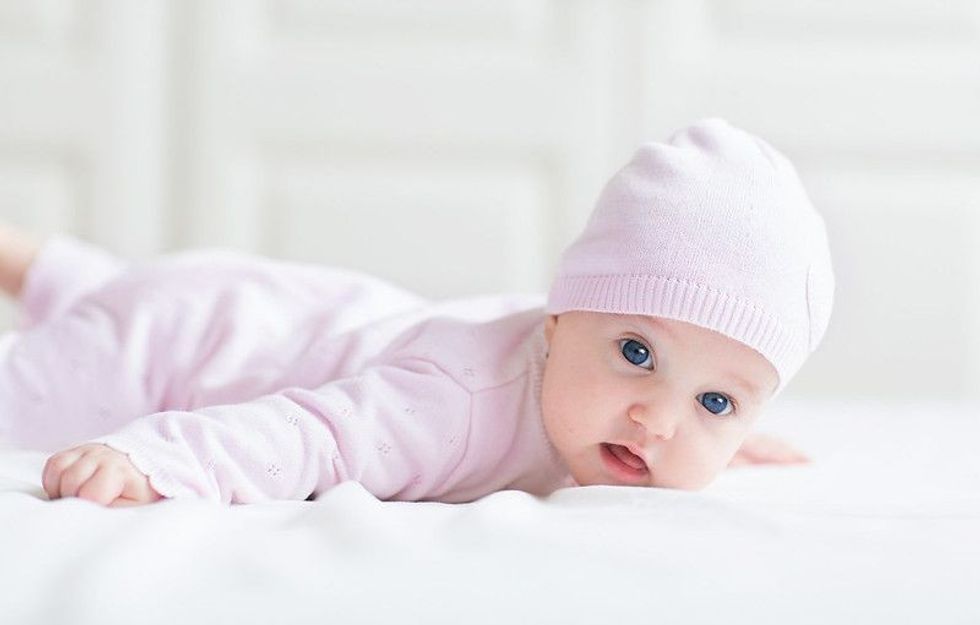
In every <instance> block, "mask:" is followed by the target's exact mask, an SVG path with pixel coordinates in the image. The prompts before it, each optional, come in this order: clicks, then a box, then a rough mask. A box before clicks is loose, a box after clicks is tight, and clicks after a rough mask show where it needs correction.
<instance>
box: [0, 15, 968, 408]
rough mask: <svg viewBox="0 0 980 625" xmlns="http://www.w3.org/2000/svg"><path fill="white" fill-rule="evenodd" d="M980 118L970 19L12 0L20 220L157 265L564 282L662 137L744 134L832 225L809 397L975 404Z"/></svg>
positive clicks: (451, 292)
mask: <svg viewBox="0 0 980 625" xmlns="http://www.w3.org/2000/svg"><path fill="white" fill-rule="evenodd" d="M978 114H980V2H977V1H971V0H947V1H944V2H938V1H934V0H933V1H928V0H888V1H887V2H886V1H884V0H860V1H857V2H856V1H854V0H825V1H816V0H483V1H479V0H414V1H407V0H387V1H386V0H322V1H314V0H172V1H166V0H100V1H96V0H91V1H85V0H75V1H71V0H0V219H4V220H7V221H11V222H15V223H18V224H21V225H23V226H27V227H29V228H31V229H32V230H34V231H37V232H39V233H48V232H55V231H63V232H71V233H75V234H77V235H79V236H82V237H84V238H86V239H89V240H92V241H95V242H97V243H99V244H101V245H104V246H105V247H107V248H109V249H110V250H113V251H114V252H116V253H118V254H120V255H123V256H126V257H129V258H133V259H135V260H138V259H143V258H148V257H150V256H153V255H155V254H159V253H161V252H167V251H172V250H177V249H182V248H188V247H201V246H218V247H230V248H236V249H242V250H248V251H254V252H258V253H262V254H267V255H270V256H274V257H278V258H284V259H292V260H300V261H308V262H317V263H330V264H334V265H341V266H346V267H352V268H355V269H359V270H362V271H367V272H371V273H374V274H378V275H380V276H382V277H385V278H387V279H389V280H392V281H395V282H397V283H399V284H401V285H403V286H406V287H409V288H411V289H414V290H416V291H418V292H420V293H423V294H425V295H428V296H430V297H434V298H442V297H453V296H462V295H470V294H477V293H487V292H494V291H515V292H536V291H542V292H543V291H545V290H546V289H547V287H548V283H549V278H550V276H551V274H552V272H553V271H554V269H555V267H556V265H557V260H558V256H559V254H560V252H561V250H562V249H563V247H564V246H565V245H567V244H568V243H569V242H570V241H571V240H572V238H573V237H574V236H575V235H576V233H577V232H578V231H579V229H580V228H581V227H582V226H583V224H584V222H585V219H586V217H587V215H588V213H589V211H590V209H591V207H592V203H593V202H594V200H595V198H596V196H597V195H598V193H599V190H600V188H601V186H602V184H603V183H604V182H605V180H606V179H607V178H608V177H609V176H610V175H611V174H612V173H613V172H614V171H615V170H616V169H618V168H619V167H620V166H621V165H622V164H623V163H624V162H625V161H626V160H627V159H628V158H629V156H630V155H631V153H632V152H633V150H634V149H635V147H636V146H637V145H638V144H639V143H640V142H641V141H643V140H645V139H656V140H662V139H665V138H666V137H667V136H668V135H669V134H670V133H671V132H672V131H673V130H676V129H677V128H679V127H681V126H683V125H685V124H687V123H689V122H691V121H693V120H695V119H697V118H699V117H704V116H721V117H725V118H728V119H729V120H730V121H732V122H733V123H735V124H737V125H740V126H743V127H745V128H746V129H748V130H750V131H752V132H755V133H757V134H759V135H761V136H763V137H764V138H766V139H767V140H768V141H769V142H770V143H772V144H773V145H775V146H776V147H777V148H779V149H780V150H782V151H783V152H784V153H786V154H787V155H788V156H789V157H790V158H791V160H793V161H794V162H795V164H796V165H797V168H798V170H799V171H800V174H801V177H802V178H803V181H804V183H805V184H806V185H807V187H808V189H809V191H810V194H811V196H812V199H813V200H814V203H815V204H816V205H817V207H818V209H819V210H821V211H822V213H823V214H824V216H825V219H826V221H827V224H828V229H829V233H830V238H831V246H832V248H833V253H834V260H835V267H836V272H837V279H838V288H837V301H836V309H835V316H834V318H833V320H832V322H831V326H830V329H829V331H828V334H827V338H826V340H825V342H824V344H823V346H822V347H821V349H820V350H819V351H818V352H817V354H816V355H815V356H814V357H813V359H812V360H811V361H810V363H808V365H807V366H806V367H804V369H803V370H802V371H801V372H800V374H799V376H798V377H797V378H796V380H794V382H793V384H792V385H791V386H790V388H789V389H788V390H787V392H786V394H785V395H786V396H795V397H801V398H805V397H815V398H816V397H820V398H845V399H846V398H855V399H856V398H882V399H888V400H892V399H897V400H902V399H906V398H943V399H950V398H961V399H967V398H968V395H970V394H972V392H973V391H974V389H975V388H976V386H977V384H976V381H977V380H978V379H980V315H978V308H980V280H978V278H980V276H978V274H980V259H978V255H980V254H978V251H977V247H978V246H977V242H978V240H980V223H978V215H980V119H978ZM13 312H14V311H13V309H12V307H11V306H10V305H9V303H7V304H5V306H4V307H2V308H0V321H2V324H3V327H9V326H10V323H11V320H12V319H13V317H12V315H13Z"/></svg>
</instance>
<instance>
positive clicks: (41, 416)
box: [0, 300, 157, 451]
mask: <svg viewBox="0 0 980 625" xmlns="http://www.w3.org/2000/svg"><path fill="white" fill-rule="evenodd" d="M143 325H145V324H143ZM143 325H140V324H133V323H128V322H127V321H126V320H120V319H118V318H117V317H115V316H114V314H113V311H112V310H110V309H107V308H105V307H102V306H100V305H98V304H97V303H96V302H90V301H85V300H82V301H80V302H79V303H78V304H77V305H75V306H73V307H72V308H70V309H69V310H68V311H67V312H66V313H64V314H62V315H59V316H57V317H54V318H52V319H51V320H49V321H48V322H46V323H44V324H42V325H38V326H36V327H34V328H32V329H30V330H27V331H22V332H18V331H14V332H8V333H6V334H4V335H3V336H2V337H0V447H17V448H28V449H36V450H42V451H54V450H57V449H61V448H63V447H66V446H68V445H72V444H76V443H80V442H84V441H86V440H89V439H91V438H93V437H95V436H99V435H102V434H106V433H108V432H111V431H113V430H116V429H118V428H119V427H121V426H122V425H124V424H125V423H127V422H129V421H131V420H132V419H134V418H136V417H138V416H142V415H144V414H149V413H152V412H155V411H156V409H157V402H156V400H155V396H154V392H153V389H152V388H151V384H152V383H153V382H154V380H153V379H152V377H151V374H152V370H151V366H152V364H153V363H152V362H151V361H149V360H148V359H146V358H145V357H143V355H142V353H141V351H140V350H141V349H142V348H141V346H142V345H145V344H146V342H147V340H146V336H144V335H145V334H146V333H147V332H148V331H149V330H148V329H146V328H144V327H143Z"/></svg>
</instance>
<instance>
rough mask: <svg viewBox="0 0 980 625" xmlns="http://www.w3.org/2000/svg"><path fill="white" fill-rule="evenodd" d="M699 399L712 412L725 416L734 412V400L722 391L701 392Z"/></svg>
mask: <svg viewBox="0 0 980 625" xmlns="http://www.w3.org/2000/svg"><path fill="white" fill-rule="evenodd" d="M698 401H699V402H701V405H702V406H704V407H705V408H707V409H708V412H710V413H712V414H716V415H719V416H724V415H727V414H729V413H731V412H732V400H730V399H728V398H727V397H725V396H724V395H722V394H721V393H701V394H700V395H698Z"/></svg>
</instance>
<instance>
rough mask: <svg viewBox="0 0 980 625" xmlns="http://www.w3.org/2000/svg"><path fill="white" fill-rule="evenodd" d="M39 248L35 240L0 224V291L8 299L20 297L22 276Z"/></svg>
mask: <svg viewBox="0 0 980 625" xmlns="http://www.w3.org/2000/svg"><path fill="white" fill-rule="evenodd" d="M40 247H41V242H40V241H38V240H37V239H36V238H34V237H32V236H30V235H28V234H27V233H26V232H23V231H21V230H18V229H17V228H15V227H13V226H11V225H9V224H3V223H0V289H2V290H3V291H4V292H5V293H6V294H7V295H9V296H10V297H13V298H17V297H18V296H20V291H21V289H22V288H23V286H24V276H25V275H26V274H27V270H28V269H29V268H30V266H31V263H32V262H33V261H34V257H35V256H37V252H38V250H39V249H40Z"/></svg>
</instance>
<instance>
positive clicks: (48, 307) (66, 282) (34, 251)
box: [0, 224, 125, 330]
mask: <svg viewBox="0 0 980 625" xmlns="http://www.w3.org/2000/svg"><path fill="white" fill-rule="evenodd" d="M124 267H125V263H124V262H123V261H122V260H120V259H118V258H116V257H114V256H112V255H111V254H109V253H107V252H105V251H104V250H102V249H99V248H97V247H95V246H93V245H90V244H88V243H84V242H82V241H78V240H76V239H73V238H70V237H66V236H52V237H48V238H47V239H45V240H43V241H41V240H39V239H36V238H34V237H32V236H30V235H28V234H27V233H25V232H22V231H20V230H17V229H16V228H14V227H12V226H10V225H7V224H0V288H2V289H3V291H5V292H6V293H7V295H9V296H11V297H15V298H17V299H19V300H20V304H21V313H22V314H21V319H20V328H21V329H24V330H26V329H29V328H31V327H33V326H35V325H37V324H40V323H45V322H47V321H49V320H51V319H53V318H55V317H57V316H58V315H60V314H61V313H62V312H64V311H65V310H67V309H68V308H70V307H71V305H72V304H73V303H75V302H76V301H77V300H78V299H79V298H80V297H81V296H83V295H85V294H86V293H89V292H91V291H94V290H95V289H97V288H99V287H100V286H102V285H103V284H105V283H106V282H108V281H109V280H110V279H112V278H113V277H115V276H116V275H118V274H119V273H120V272H121V271H122V270H123V269H124Z"/></svg>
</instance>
